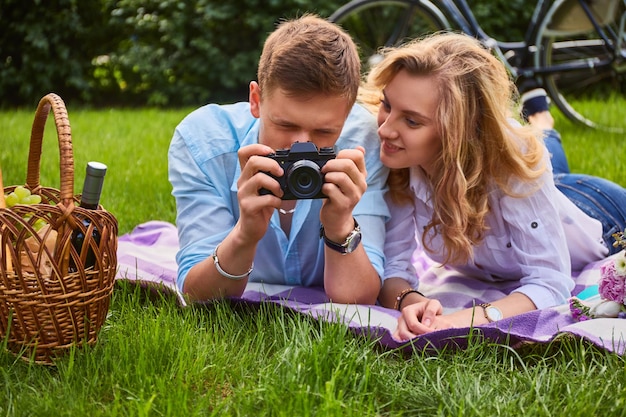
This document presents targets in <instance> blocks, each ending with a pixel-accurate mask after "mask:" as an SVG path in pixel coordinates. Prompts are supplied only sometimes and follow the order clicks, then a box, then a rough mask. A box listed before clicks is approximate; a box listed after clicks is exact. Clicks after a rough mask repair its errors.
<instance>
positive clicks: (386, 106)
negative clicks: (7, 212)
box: [380, 100, 391, 111]
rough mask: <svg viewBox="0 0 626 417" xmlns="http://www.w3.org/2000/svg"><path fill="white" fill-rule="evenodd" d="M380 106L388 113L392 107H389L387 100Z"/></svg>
mask: <svg viewBox="0 0 626 417" xmlns="http://www.w3.org/2000/svg"><path fill="white" fill-rule="evenodd" d="M380 105H381V106H382V108H383V109H385V110H386V111H389V110H391V106H390V105H389V103H388V102H387V100H380Z"/></svg>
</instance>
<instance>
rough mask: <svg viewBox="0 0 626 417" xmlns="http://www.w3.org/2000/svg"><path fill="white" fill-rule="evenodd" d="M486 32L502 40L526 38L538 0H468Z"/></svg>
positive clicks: (510, 40) (509, 40)
mask: <svg viewBox="0 0 626 417" xmlns="http://www.w3.org/2000/svg"><path fill="white" fill-rule="evenodd" d="M467 2H468V3H469V5H470V7H471V8H472V11H473V12H474V16H476V19H477V20H478V23H480V25H481V27H482V28H483V29H484V30H485V32H486V33H488V34H489V35H491V36H492V37H494V38H496V39H498V40H500V41H507V42H512V41H521V40H523V39H524V35H525V34H526V29H527V28H528V24H529V23H530V18H531V16H532V14H533V11H534V9H535V3H536V2H529V1H524V0H467Z"/></svg>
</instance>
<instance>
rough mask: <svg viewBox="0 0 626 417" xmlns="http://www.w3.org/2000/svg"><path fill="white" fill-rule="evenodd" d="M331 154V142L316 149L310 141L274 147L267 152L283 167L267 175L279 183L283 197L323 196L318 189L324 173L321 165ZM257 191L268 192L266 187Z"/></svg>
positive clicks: (333, 155) (286, 198)
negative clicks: (280, 174)
mask: <svg viewBox="0 0 626 417" xmlns="http://www.w3.org/2000/svg"><path fill="white" fill-rule="evenodd" d="M335 156H336V155H335V148H333V147H332V146H329V147H323V148H320V149H319V151H318V149H317V146H315V144H314V143H313V142H295V143H294V144H292V145H291V149H278V150H276V152H275V153H271V154H269V155H267V157H268V158H272V159H273V160H275V161H276V162H278V163H279V164H280V166H281V167H282V168H283V170H284V172H283V175H282V176H281V177H276V176H274V175H272V174H269V173H268V175H269V176H270V177H272V178H274V179H276V181H278V182H279V183H280V188H282V190H283V192H284V194H283V197H282V199H283V200H304V199H312V198H326V196H325V195H324V194H323V193H322V185H323V184H324V174H322V172H321V169H322V167H323V166H324V165H326V162H328V161H329V160H331V159H335ZM260 193H261V194H271V192H270V191H269V190H266V189H261V191H260Z"/></svg>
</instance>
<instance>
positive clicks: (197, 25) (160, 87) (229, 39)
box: [97, 0, 328, 105]
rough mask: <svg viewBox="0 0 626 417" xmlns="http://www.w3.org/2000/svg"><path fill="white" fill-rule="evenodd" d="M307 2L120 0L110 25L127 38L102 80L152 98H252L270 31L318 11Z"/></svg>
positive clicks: (133, 95)
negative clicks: (279, 23)
mask: <svg viewBox="0 0 626 417" xmlns="http://www.w3.org/2000/svg"><path fill="white" fill-rule="evenodd" d="M307 3H309V2H306V1H302V0H290V1H282V2H279V1H272V2H269V4H266V5H261V2H259V1H258V0H237V1H229V2H223V1H218V0H193V1H191V0H187V1H178V0H147V1H146V0H121V1H119V2H117V3H116V5H115V8H114V9H113V10H112V16H111V20H110V25H111V26H112V27H114V28H115V29H116V33H118V34H123V38H122V39H121V40H120V42H119V45H118V48H117V49H116V50H115V51H113V52H112V53H111V54H110V55H109V57H108V59H107V60H105V61H104V62H103V63H102V64H101V65H98V67H97V71H98V73H97V74H98V81H99V82H100V83H101V84H102V85H107V86H108V85H117V86H119V88H120V90H121V92H122V94H123V95H124V96H125V97H129V98H130V99H131V100H132V101H137V100H138V101H139V102H140V103H148V104H150V105H184V104H190V103H193V104H201V103H204V102H206V101H208V100H209V98H211V99H212V100H216V99H217V100H224V99H227V98H231V99H240V98H246V97H247V94H246V93H247V85H248V82H249V81H250V80H252V79H255V78H256V66H257V60H258V57H259V54H260V50H261V48H262V45H263V42H264V40H265V36H266V34H267V33H269V32H271V31H272V30H273V28H274V26H275V24H276V22H277V20H278V19H279V18H284V17H294V16H295V15H297V14H301V13H303V12H304V11H316V10H313V8H312V6H311V5H308V4H307ZM315 9H317V11H318V12H319V9H320V5H319V4H318V5H316V6H315ZM326 9H327V10H328V7H326Z"/></svg>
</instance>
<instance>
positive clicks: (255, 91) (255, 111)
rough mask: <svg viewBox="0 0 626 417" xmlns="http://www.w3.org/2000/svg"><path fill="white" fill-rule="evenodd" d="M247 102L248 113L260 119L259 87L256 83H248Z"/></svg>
mask: <svg viewBox="0 0 626 417" xmlns="http://www.w3.org/2000/svg"><path fill="white" fill-rule="evenodd" d="M248 101H249V102H250V113H252V115H253V116H254V117H256V118H257V119H258V118H259V117H261V111H260V107H261V87H259V83H257V82H256V81H250V92H249V97H248Z"/></svg>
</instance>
